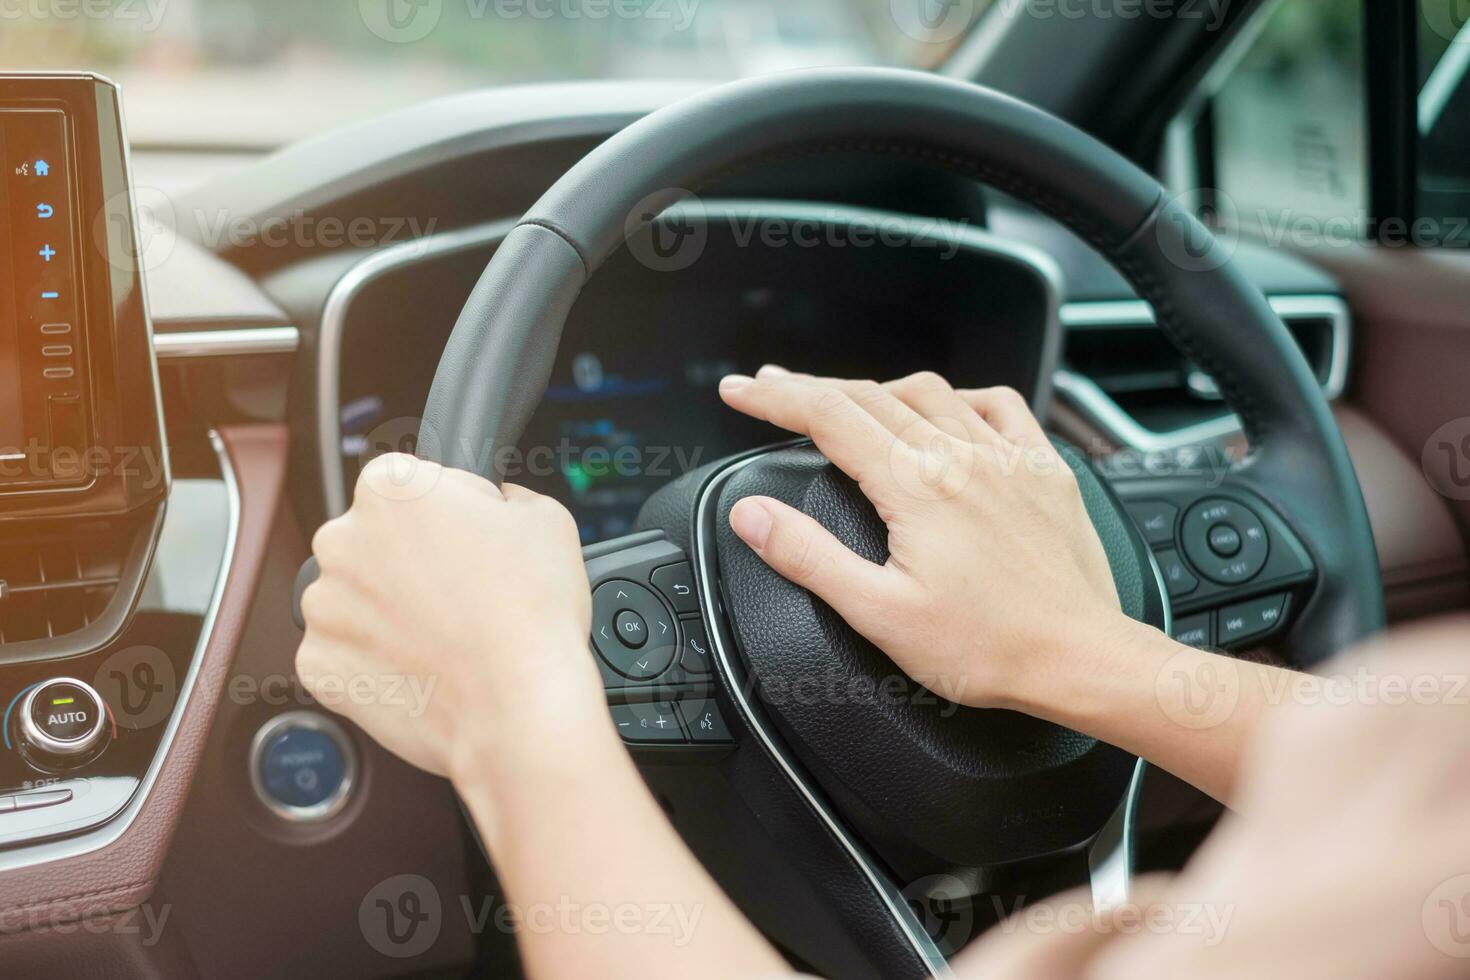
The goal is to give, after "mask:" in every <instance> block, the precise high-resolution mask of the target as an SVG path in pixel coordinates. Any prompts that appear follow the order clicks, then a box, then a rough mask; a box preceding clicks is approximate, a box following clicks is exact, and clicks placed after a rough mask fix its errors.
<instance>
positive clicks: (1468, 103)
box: [1165, 0, 1470, 247]
mask: <svg viewBox="0 0 1470 980" xmlns="http://www.w3.org/2000/svg"><path fill="white" fill-rule="evenodd" d="M1389 2H1391V0H1271V2H1269V3H1268V4H1267V5H1266V7H1265V9H1264V10H1263V11H1262V12H1261V13H1260V14H1258V15H1257V16H1256V17H1255V18H1254V19H1253V20H1252V22H1251V23H1250V24H1249V25H1248V26H1247V28H1246V30H1245V31H1244V32H1243V34H1242V35H1241V36H1240V37H1239V38H1237V39H1236V41H1235V42H1234V44H1233V47H1232V49H1231V50H1230V51H1229V52H1227V54H1226V55H1225V56H1224V57H1223V58H1222V59H1221V61H1220V63H1219V64H1218V65H1217V66H1216V67H1215V69H1214V70H1213V71H1212V72H1211V73H1210V75H1209V76H1207V77H1206V79H1205V81H1204V83H1203V84H1202V85H1201V86H1200V89H1199V91H1197V92H1196V94H1195V98H1194V99H1193V100H1192V102H1191V103H1190V104H1189V105H1188V106H1187V108H1186V110H1185V111H1184V113H1183V114H1182V115H1181V116H1180V118H1179V119H1177V120H1176V121H1175V123H1174V125H1173V126H1172V127H1171V132H1170V139H1169V143H1168V151H1167V156H1166V159H1165V163H1166V169H1167V170H1168V173H1169V180H1170V183H1171V184H1172V185H1173V186H1174V188H1175V190H1176V191H1178V192H1180V193H1185V192H1195V191H1197V190H1198V189H1199V188H1209V189H1210V190H1209V191H1208V192H1201V194H1200V205H1201V211H1202V213H1204V214H1206V216H1207V217H1212V218H1214V219H1215V220H1216V221H1217V223H1224V224H1235V225H1237V226H1239V227H1241V228H1243V229H1246V230H1251V231H1256V232H1258V233H1260V234H1262V235H1263V236H1264V237H1265V238H1266V239H1267V240H1268V241H1272V242H1275V241H1280V240H1281V239H1282V238H1283V237H1284V236H1287V235H1290V236H1293V238H1294V240H1300V241H1302V242H1303V243H1314V242H1323V241H1325V242H1336V241H1339V240H1342V239H1344V238H1346V239H1348V240H1356V239H1358V238H1361V237H1363V236H1365V235H1367V234H1368V232H1369V228H1370V227H1371V224H1372V223H1371V221H1370V218H1371V217H1372V216H1373V215H1372V211H1371V207H1372V205H1373V204H1374V203H1375V202H1374V201H1371V200H1370V179H1369V168H1370V166H1373V162H1372V160H1371V159H1370V153H1369V146H1370V143H1371V139H1370V132H1369V125H1370V116H1369V111H1368V99H1369V96H1370V93H1369V91H1368V89H1367V86H1368V84H1369V78H1368V71H1367V58H1369V57H1372V58H1375V59H1379V61H1375V65H1378V64H1392V63H1394V62H1398V63H1402V64H1403V65H1404V75H1405V77H1407V76H1408V75H1409V74H1410V73H1411V72H1414V71H1417V82H1418V88H1417V89H1416V90H1415V91H1416V92H1417V103H1416V104H1405V105H1404V106H1403V107H1402V115H1401V116H1400V119H1401V120H1402V121H1403V122H1404V128H1403V135H1402V136H1401V137H1395V136H1389V137H1387V139H1388V142H1389V145H1392V144H1393V143H1394V141H1395V140H1401V141H1407V140H1409V139H1412V138H1413V135H1414V126H1413V116H1414V115H1415V113H1416V110H1417V122H1418V126H1417V138H1418V148H1417V154H1416V156H1417V160H1418V169H1417V172H1404V173H1397V172H1391V171H1385V172H1384V173H1383V174H1379V175H1378V176H1380V177H1385V176H1386V179H1387V180H1388V181H1389V184H1390V186H1395V185H1396V186H1398V187H1399V189H1400V190H1401V191H1402V196H1401V198H1400V202H1399V203H1398V204H1397V205H1395V207H1396V209H1397V208H1401V209H1403V210H1413V211H1414V214H1413V215H1403V214H1400V213H1398V210H1395V211H1394V212H1392V213H1390V214H1386V215H1383V216H1381V217H1382V218H1384V219H1385V220H1384V222H1383V224H1382V225H1381V226H1380V235H1389V236H1391V237H1385V238H1382V240H1383V241H1384V242H1385V243H1386V244H1396V245H1405V244H1412V245H1455V246H1459V247H1470V0H1415V2H1414V3H1413V4H1412V8H1411V9H1406V14H1405V16H1406V17H1411V18H1415V19H1416V20H1417V36H1411V37H1407V38H1404V39H1402V40H1399V39H1395V38H1393V37H1376V36H1375V37H1365V31H1364V24H1365V21H1366V20H1367V19H1368V18H1367V17H1366V16H1365V6H1364V5H1365V3H1375V4H1376V3H1385V4H1387V3H1389ZM1392 2H1398V0H1392ZM1405 2H1407V0H1405ZM1374 13H1378V11H1377V10H1375V11H1374ZM1409 29H1412V28H1409ZM1396 45H1402V50H1400V49H1399V48H1397V47H1395V46H1396ZM1410 58H1412V59H1415V60H1414V61H1413V62H1412V63H1411V62H1409V61H1408V60H1406V59H1410ZM1381 81H1382V80H1381V79H1378V82H1379V83H1381ZM1412 94H1413V93H1410V95H1411V97H1412ZM1372 95H1373V96H1374V97H1375V98H1378V97H1379V96H1380V95H1381V93H1379V92H1374V93H1372ZM1380 105H1381V102H1380ZM1375 125H1383V124H1381V123H1375ZM1380 144H1381V141H1380ZM1406 149H1407V148H1406ZM1403 160H1404V161H1407V160H1408V156H1407V155H1405V156H1404V157H1403ZM1385 166H1387V164H1385ZM1381 186H1382V181H1380V182H1379V187H1380V190H1381ZM1379 203H1383V202H1379ZM1408 219H1412V220H1408Z"/></svg>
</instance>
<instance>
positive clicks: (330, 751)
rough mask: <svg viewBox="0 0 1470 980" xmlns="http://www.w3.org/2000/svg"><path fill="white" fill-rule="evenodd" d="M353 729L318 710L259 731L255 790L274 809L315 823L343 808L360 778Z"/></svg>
mask: <svg viewBox="0 0 1470 980" xmlns="http://www.w3.org/2000/svg"><path fill="white" fill-rule="evenodd" d="M356 772H357V756H356V753H355V752H354V751H353V748H352V742H351V741H350V740H349V739H348V737H347V733H346V732H345V731H344V730H343V729H342V727H341V726H340V725H338V724H337V723H336V722H335V721H332V720H331V719H330V718H327V717H326V716H325V715H320V714H317V713H316V712H314V711H292V712H288V713H287V714H284V715H279V716H277V717H275V718H273V719H271V720H270V721H269V722H267V723H266V724H265V725H264V726H263V727H262V728H261V729H260V731H258V732H256V734H255V739H254V741H253V742H252V743H251V751H250V780H251V785H252V786H253V787H254V789H255V795H256V796H257V797H259V799H260V801H261V803H263V804H265V806H266V808H267V809H268V810H270V811H271V812H272V813H274V814H276V815H277V816H279V817H282V818H284V819H286V820H290V821H292V822H295V823H310V822H315V821H319V820H325V819H326V818H328V817H330V816H332V815H334V814H336V813H337V812H339V811H340V810H341V809H342V807H343V806H344V805H345V804H346V802H347V797H348V794H349V793H350V792H351V790H352V784H353V782H354V781H355V779H356Z"/></svg>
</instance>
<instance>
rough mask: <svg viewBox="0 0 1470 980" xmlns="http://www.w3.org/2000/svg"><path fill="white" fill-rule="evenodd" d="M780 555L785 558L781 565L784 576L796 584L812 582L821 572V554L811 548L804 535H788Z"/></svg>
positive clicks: (809, 540) (808, 540)
mask: <svg viewBox="0 0 1470 980" xmlns="http://www.w3.org/2000/svg"><path fill="white" fill-rule="evenodd" d="M782 554H783V556H784V558H785V561H784V562H783V563H782V564H783V566H784V567H785V569H786V575H787V577H788V578H790V579H791V580H792V581H793V582H796V583H798V584H805V583H809V582H812V581H814V580H815V579H816V577H817V575H818V574H819V573H820V572H821V569H822V558H821V554H820V553H819V552H818V550H817V549H816V548H815V547H813V545H812V541H811V539H810V538H808V537H806V536H805V535H788V536H787V540H786V543H785V544H784V545H783V548H782Z"/></svg>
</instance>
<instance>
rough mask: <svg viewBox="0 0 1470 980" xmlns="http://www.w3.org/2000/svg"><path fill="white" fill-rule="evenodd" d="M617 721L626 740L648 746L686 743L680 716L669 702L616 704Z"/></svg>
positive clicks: (615, 718) (616, 723)
mask: <svg viewBox="0 0 1470 980" xmlns="http://www.w3.org/2000/svg"><path fill="white" fill-rule="evenodd" d="M610 710H611V711H612V717H613V724H614V725H616V726H617V729H618V734H619V735H621V736H622V737H623V741H625V742H633V743H635V744H644V745H667V744H676V745H680V744H683V743H684V741H685V739H684V731H683V729H682V728H680V727H679V716H678V715H677V714H676V713H675V712H674V706H673V705H672V704H670V703H668V702H667V701H658V702H654V703H652V704H615V705H612V706H611V708H610Z"/></svg>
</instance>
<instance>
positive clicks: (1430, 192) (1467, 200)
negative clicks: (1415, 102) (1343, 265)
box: [1418, 0, 1470, 248]
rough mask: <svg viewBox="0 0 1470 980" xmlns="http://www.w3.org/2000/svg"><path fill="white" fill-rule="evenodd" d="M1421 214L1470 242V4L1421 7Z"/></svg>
mask: <svg viewBox="0 0 1470 980" xmlns="http://www.w3.org/2000/svg"><path fill="white" fill-rule="evenodd" d="M1419 15H1420V18H1419V81H1420V95H1419V137H1420V141H1419V187H1418V191H1419V207H1418V211H1419V214H1420V215H1421V216H1422V217H1424V218H1427V219H1430V220H1432V221H1435V222H1437V223H1438V224H1439V225H1441V226H1442V228H1443V231H1444V235H1443V237H1444V239H1445V241H1444V244H1446V245H1456V246H1459V247H1461V248H1465V247H1470V3H1467V2H1465V0H1423V2H1422V3H1421V4H1420V7H1419Z"/></svg>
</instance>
